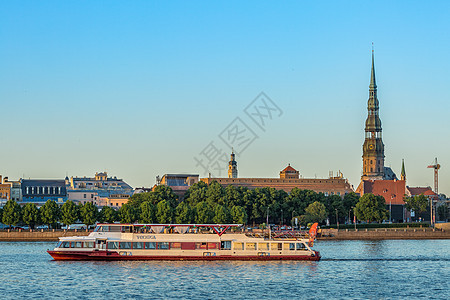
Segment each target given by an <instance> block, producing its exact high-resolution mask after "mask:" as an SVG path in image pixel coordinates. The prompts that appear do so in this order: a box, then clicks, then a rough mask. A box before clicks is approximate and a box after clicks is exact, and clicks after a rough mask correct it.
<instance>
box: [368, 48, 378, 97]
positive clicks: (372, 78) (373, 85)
mask: <svg viewBox="0 0 450 300" xmlns="http://www.w3.org/2000/svg"><path fill="white" fill-rule="evenodd" d="M369 88H370V89H371V90H373V89H376V88H377V81H376V79H375V59H374V51H373V43H372V70H371V71H370V85H369Z"/></svg>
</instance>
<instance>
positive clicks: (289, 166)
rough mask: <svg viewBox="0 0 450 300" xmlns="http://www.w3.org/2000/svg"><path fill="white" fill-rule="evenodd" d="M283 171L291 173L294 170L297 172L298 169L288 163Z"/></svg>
mask: <svg viewBox="0 0 450 300" xmlns="http://www.w3.org/2000/svg"><path fill="white" fill-rule="evenodd" d="M281 172H289V173H294V172H297V170H296V169H294V168H293V167H291V165H288V166H287V167H286V168H284V170H283V171H281Z"/></svg>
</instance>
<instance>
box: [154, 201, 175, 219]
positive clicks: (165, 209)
mask: <svg viewBox="0 0 450 300" xmlns="http://www.w3.org/2000/svg"><path fill="white" fill-rule="evenodd" d="M172 218H173V208H172V206H171V205H170V202H169V201H166V200H162V201H160V202H159V203H158V204H157V205H156V220H158V223H161V224H167V223H172Z"/></svg>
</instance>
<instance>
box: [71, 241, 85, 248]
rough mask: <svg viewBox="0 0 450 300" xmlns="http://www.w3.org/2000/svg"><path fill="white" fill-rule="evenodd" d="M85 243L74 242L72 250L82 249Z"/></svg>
mask: <svg viewBox="0 0 450 300" xmlns="http://www.w3.org/2000/svg"><path fill="white" fill-rule="evenodd" d="M82 245H83V242H72V248H82Z"/></svg>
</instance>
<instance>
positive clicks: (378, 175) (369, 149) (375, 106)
mask: <svg viewBox="0 0 450 300" xmlns="http://www.w3.org/2000/svg"><path fill="white" fill-rule="evenodd" d="M367 112H368V115H367V119H366V127H365V140H364V145H363V156H362V159H363V175H362V177H361V179H362V180H382V179H383V178H384V144H383V141H382V139H381V120H380V117H379V102H378V98H377V84H376V80H375V65H374V53H373V49H372V70H371V74H370V85H369V100H368V101H367Z"/></svg>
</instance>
